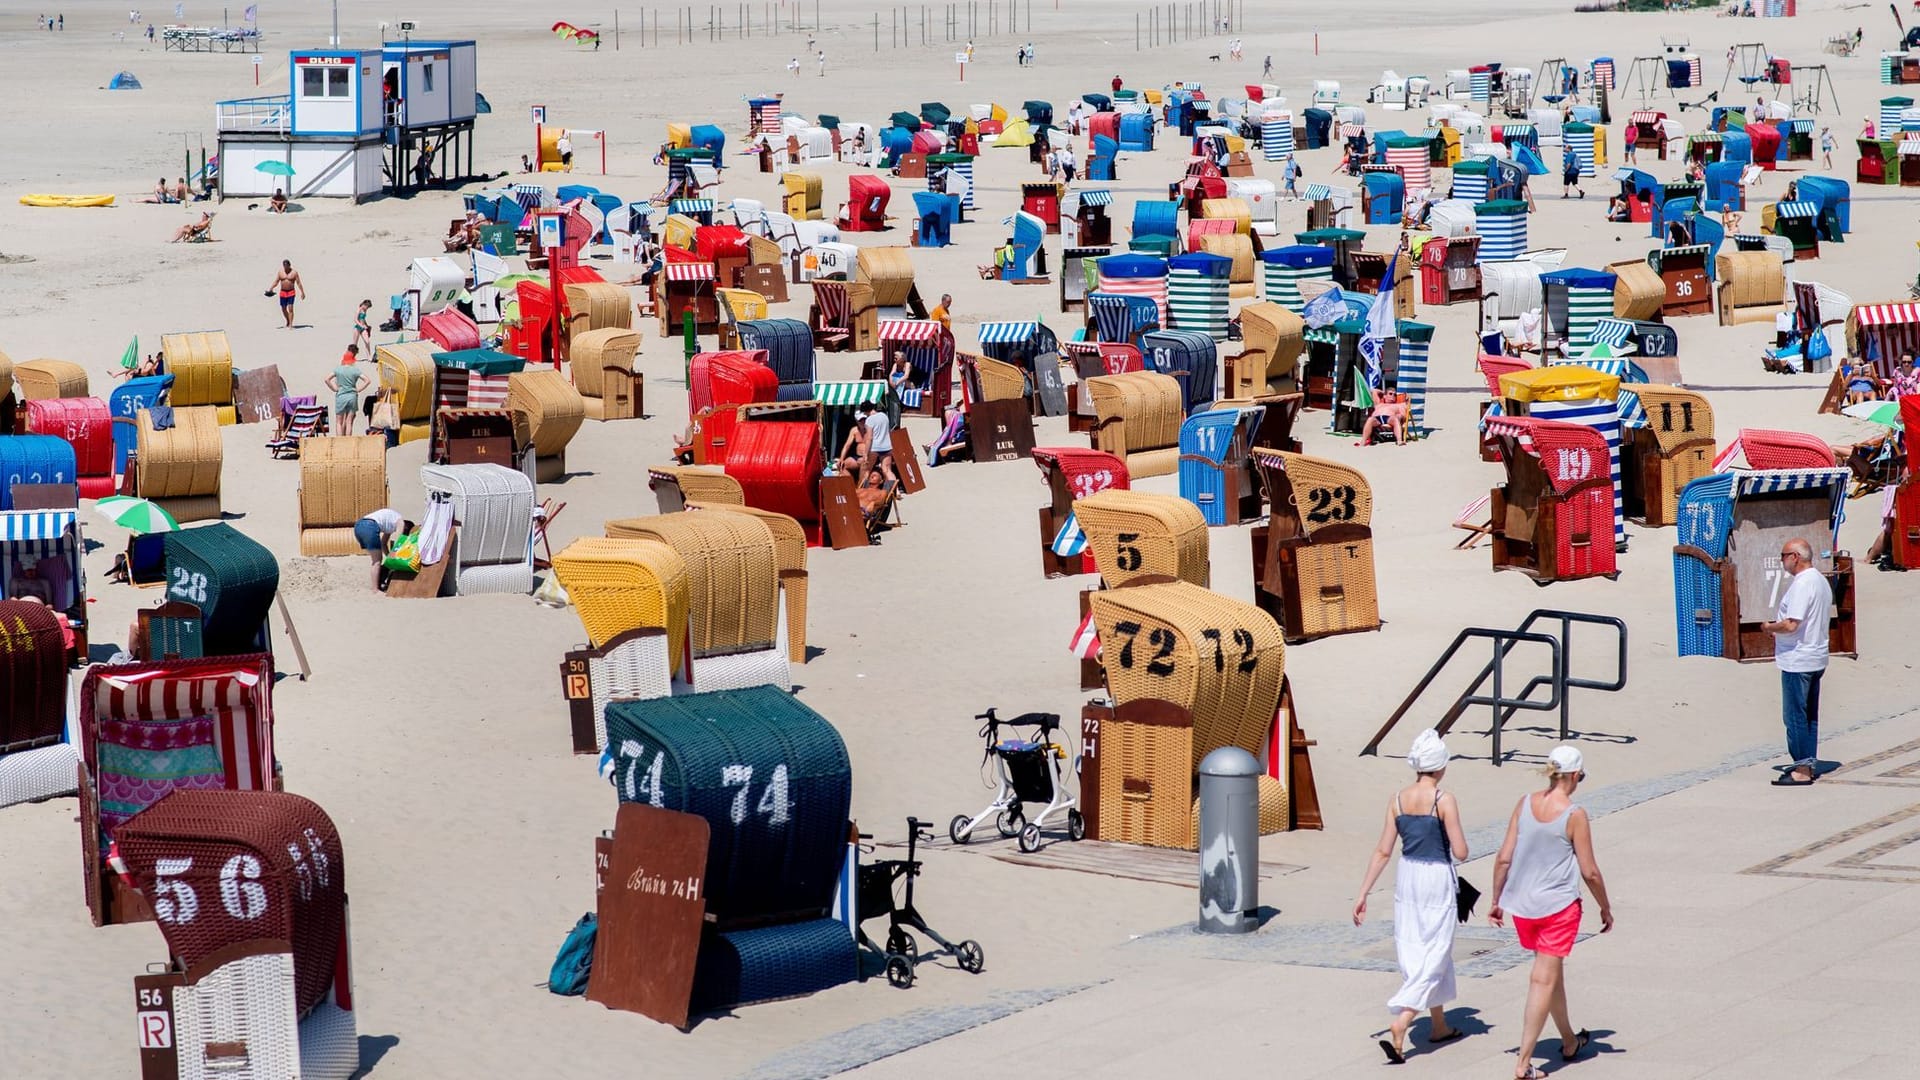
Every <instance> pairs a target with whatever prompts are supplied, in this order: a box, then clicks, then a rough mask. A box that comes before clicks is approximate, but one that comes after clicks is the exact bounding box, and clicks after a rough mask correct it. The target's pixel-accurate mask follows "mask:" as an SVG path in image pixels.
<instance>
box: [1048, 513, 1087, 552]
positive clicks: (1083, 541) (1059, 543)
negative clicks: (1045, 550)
mask: <svg viewBox="0 0 1920 1080" xmlns="http://www.w3.org/2000/svg"><path fill="white" fill-rule="evenodd" d="M1085 550H1087V534H1086V530H1084V529H1082V528H1080V519H1079V518H1078V517H1076V516H1075V515H1074V513H1073V511H1071V510H1069V511H1067V520H1066V521H1064V522H1061V524H1060V529H1059V531H1057V532H1055V533H1054V534H1053V553H1054V554H1055V555H1058V556H1060V557H1061V558H1063V559H1071V558H1073V557H1074V556H1075V555H1078V554H1080V553H1081V552H1083V551H1085Z"/></svg>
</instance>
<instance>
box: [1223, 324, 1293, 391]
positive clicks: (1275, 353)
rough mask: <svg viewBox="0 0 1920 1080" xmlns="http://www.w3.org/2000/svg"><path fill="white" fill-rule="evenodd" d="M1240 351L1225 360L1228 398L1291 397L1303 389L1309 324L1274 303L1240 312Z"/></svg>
mask: <svg viewBox="0 0 1920 1080" xmlns="http://www.w3.org/2000/svg"><path fill="white" fill-rule="evenodd" d="M1240 335H1241V343H1242V349H1241V351H1240V352H1239V353H1238V354H1236V355H1234V356H1230V357H1228V358H1227V359H1226V372H1227V374H1226V395H1227V396H1228V397H1236V398H1244V397H1259V396H1263V395H1266V394H1291V393H1293V392H1294V391H1296V390H1299V389H1300V388H1301V387H1300V385H1299V384H1300V375H1299V370H1298V369H1299V366H1300V354H1301V353H1302V352H1303V351H1305V349H1306V347H1307V346H1306V343H1307V337H1306V335H1307V324H1306V323H1305V322H1304V321H1302V320H1301V318H1300V316H1298V315H1295V314H1294V313H1293V312H1291V311H1288V310H1287V309H1286V308H1284V307H1281V306H1280V305H1279V304H1276V303H1272V302H1271V301H1259V302H1256V303H1252V304H1248V305H1246V306H1245V307H1243V308H1241V309H1240Z"/></svg>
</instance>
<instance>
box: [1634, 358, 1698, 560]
mask: <svg viewBox="0 0 1920 1080" xmlns="http://www.w3.org/2000/svg"><path fill="white" fill-rule="evenodd" d="M1633 393H1634V394H1636V395H1638V396H1639V398H1640V405H1641V408H1643V409H1644V410H1646V414H1647V426H1646V427H1641V428H1633V429H1630V430H1629V431H1627V432H1626V433H1625V434H1626V441H1625V445H1623V446H1622V447H1621V453H1622V455H1623V457H1624V459H1625V460H1624V461H1623V463H1622V465H1621V478H1622V482H1623V484H1624V486H1625V487H1626V491H1625V493H1624V494H1625V498H1626V503H1627V507H1626V509H1627V517H1628V518H1629V519H1630V520H1632V521H1635V522H1637V523H1639V524H1641V525H1645V526H1647V527H1648V528H1656V529H1657V528H1661V527H1663V526H1667V525H1674V524H1677V523H1678V522H1679V499H1680V493H1681V492H1682V491H1684V490H1686V487H1687V485H1688V484H1690V483H1692V482H1693V481H1694V480H1697V479H1699V478H1700V477H1702V476H1706V475H1707V474H1708V473H1710V472H1712V471H1713V458H1714V449H1715V444H1714V438H1713V405H1712V404H1711V403H1710V402H1708V400H1707V398H1706V396H1705V395H1703V394H1697V393H1695V392H1693V391H1691V390H1682V389H1680V388H1678V387H1674V386H1656V385H1653V384H1650V383H1645V384H1640V385H1636V386H1635V387H1634V388H1633Z"/></svg>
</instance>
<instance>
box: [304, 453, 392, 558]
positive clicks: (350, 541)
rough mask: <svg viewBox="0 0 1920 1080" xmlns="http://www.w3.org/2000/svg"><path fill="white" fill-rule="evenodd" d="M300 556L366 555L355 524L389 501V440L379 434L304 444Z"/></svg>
mask: <svg viewBox="0 0 1920 1080" xmlns="http://www.w3.org/2000/svg"><path fill="white" fill-rule="evenodd" d="M299 453H300V554H301V555H303V556H306V557H308V558H327V557H332V556H346V555H359V554H362V552H361V549H360V544H359V542H358V541H357V540H355V539H354V536H353V526H354V523H355V522H357V521H359V520H360V519H361V518H363V517H366V516H367V515H368V514H370V513H372V512H374V511H375V510H378V509H380V508H381V507H384V506H386V505H387V441H386V439H384V438H382V437H381V436H378V435H353V436H337V437H332V438H312V439H307V440H304V441H303V442H302V443H300V450H299Z"/></svg>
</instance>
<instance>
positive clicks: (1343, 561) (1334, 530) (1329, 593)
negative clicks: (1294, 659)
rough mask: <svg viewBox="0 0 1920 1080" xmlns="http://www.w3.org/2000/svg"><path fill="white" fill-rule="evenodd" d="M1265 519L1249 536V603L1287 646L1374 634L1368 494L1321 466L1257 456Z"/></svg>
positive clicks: (1290, 457)
mask: <svg viewBox="0 0 1920 1080" xmlns="http://www.w3.org/2000/svg"><path fill="white" fill-rule="evenodd" d="M1254 462H1255V464H1256V466H1257V467H1258V468H1259V470H1260V473H1261V475H1262V477H1263V478H1264V480H1265V482H1266V485H1267V494H1268V497H1269V499H1270V500H1271V502H1272V504H1273V515H1272V517H1271V519H1270V520H1269V523H1268V525H1267V526H1266V527H1265V529H1264V531H1261V530H1256V534H1255V539H1254V541H1253V543H1254V551H1255V558H1256V565H1255V567H1254V579H1255V581H1256V583H1257V585H1258V590H1257V596H1256V600H1257V602H1258V603H1259V604H1260V606H1261V608H1262V609H1263V610H1265V611H1267V612H1268V613H1269V614H1271V615H1273V617H1274V618H1275V620H1277V621H1278V622H1279V623H1280V626H1281V628H1282V630H1283V631H1284V633H1285V636H1286V639H1287V641H1288V642H1289V643H1294V642H1299V641H1310V640H1312V639H1314V638H1318V637H1325V636H1327V635H1329V634H1347V633H1353V632H1355V631H1362V630H1378V629H1379V628H1380V600H1379V591H1378V585H1377V582H1376V578H1375V574H1374V560H1373V488H1372V485H1370V484H1368V483H1367V478H1366V477H1365V476H1363V475H1361V474H1360V472H1359V470H1357V469H1354V468H1352V467H1350V466H1347V465H1342V464H1340V463H1339V462H1335V461H1330V460H1328V459H1326V458H1318V457H1309V456H1307V455H1305V454H1294V453H1288V452H1284V451H1275V450H1267V449H1258V450H1255V451H1254Z"/></svg>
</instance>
